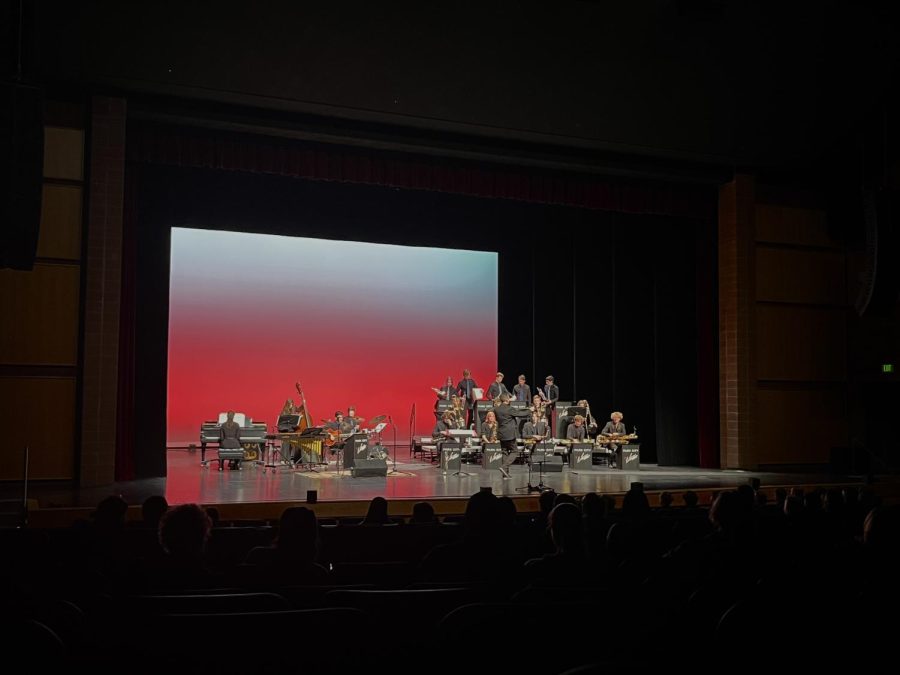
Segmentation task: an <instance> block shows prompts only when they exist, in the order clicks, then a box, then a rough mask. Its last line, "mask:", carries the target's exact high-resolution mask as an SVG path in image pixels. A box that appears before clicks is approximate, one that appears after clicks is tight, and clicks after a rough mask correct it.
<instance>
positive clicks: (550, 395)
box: [538, 375, 559, 436]
mask: <svg viewBox="0 0 900 675" xmlns="http://www.w3.org/2000/svg"><path fill="white" fill-rule="evenodd" d="M538 392H539V394H540V396H541V400H542V401H543V402H544V404H545V405H546V406H547V418H548V421H549V422H550V432H551V433H552V434H553V436H556V402H557V401H558V400H559V387H557V386H556V385H555V384H554V383H553V376H552V375H548V376H547V377H546V378H545V379H544V388H543V389H539V390H538Z"/></svg>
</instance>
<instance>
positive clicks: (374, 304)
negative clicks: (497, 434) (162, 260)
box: [168, 228, 497, 445]
mask: <svg viewBox="0 0 900 675" xmlns="http://www.w3.org/2000/svg"><path fill="white" fill-rule="evenodd" d="M171 246H172V248H171V251H172V260H171V280H170V290H169V294H170V295H169V373H168V443H169V444H170V445H180V444H184V443H188V442H196V440H197V437H198V434H199V430H200V424H201V422H203V421H204V420H208V419H214V418H215V417H216V416H217V415H218V413H219V412H221V411H225V410H228V409H234V410H237V411H239V412H244V413H246V414H247V415H248V416H250V417H252V418H253V419H254V421H257V422H259V421H265V422H266V423H267V424H268V425H269V426H270V427H272V426H273V425H274V424H275V422H276V419H277V417H278V413H279V411H280V410H281V407H282V405H283V404H284V401H285V399H287V398H292V399H295V400H296V399H297V393H296V390H295V389H294V382H295V381H299V382H300V384H301V385H302V387H303V392H304V394H305V395H306V401H307V405H308V408H309V410H310V412H311V414H312V417H313V421H314V423H318V422H319V420H320V419H321V418H330V417H332V416H333V414H334V412H335V411H336V410H343V411H346V408H347V406H348V405H355V406H356V409H357V413H358V414H359V415H362V416H363V417H366V418H372V417H374V416H376V415H391V416H392V417H393V419H394V421H395V423H396V424H397V438H398V440H400V439H404V440H405V439H407V438H408V433H407V432H408V428H409V416H410V409H411V407H412V404H413V403H415V404H416V409H417V412H418V414H417V429H416V431H417V433H419V434H428V433H430V431H431V428H432V427H433V426H434V416H433V414H432V410H433V407H434V400H435V397H434V394H433V392H432V391H431V390H430V387H439V386H441V384H442V383H443V381H444V380H445V378H446V377H447V376H448V375H450V376H452V377H453V380H454V382H457V381H458V380H459V379H460V377H461V374H462V370H463V368H469V369H471V370H472V374H473V377H474V378H475V379H476V381H477V382H478V384H479V385H483V386H484V387H485V388H486V387H487V385H488V384H490V382H491V380H492V379H493V374H494V372H495V371H496V369H497V254H496V253H492V252H481V251H460V250H449V249H437V248H415V247H408V246H392V245H385V244H370V243H361V242H351V241H332V240H325V239H307V238H301V237H285V236H276V235H267V234H250V233H241V232H223V231H216V230H197V229H186V228H173V229H172V245H171ZM385 433H386V434H387V436H386V438H385V440H388V441H389V440H391V439H392V438H393V436H392V433H391V431H390V429H387V430H386V431H385Z"/></svg>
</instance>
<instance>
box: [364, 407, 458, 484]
mask: <svg viewBox="0 0 900 675" xmlns="http://www.w3.org/2000/svg"><path fill="white" fill-rule="evenodd" d="M388 422H390V425H391V428H392V429H393V430H394V447H393V451H394V452H393V454H394V458H393V462H394V465H393V466H392V467H391V470H390V471H388V472H387V474H385V475H387V476H412V475H413V474H411V473H409V472H407V471H397V425H396V424H394V418H393V417H391V416H390V415H388ZM383 424H384V422H380V423H379V424H378V426H376V427H375V433H377V434H378V441H379V443H380V442H381V431H382V429H384V427H383V426H382V425H383ZM379 427H381V428H380V429H379ZM459 459H460V461H462V453H460V455H459Z"/></svg>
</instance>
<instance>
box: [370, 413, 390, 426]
mask: <svg viewBox="0 0 900 675" xmlns="http://www.w3.org/2000/svg"><path fill="white" fill-rule="evenodd" d="M386 419H387V415H378V416H377V417H373V418H372V419H370V420H369V424H381V423H382V422H384V421H385V420H386Z"/></svg>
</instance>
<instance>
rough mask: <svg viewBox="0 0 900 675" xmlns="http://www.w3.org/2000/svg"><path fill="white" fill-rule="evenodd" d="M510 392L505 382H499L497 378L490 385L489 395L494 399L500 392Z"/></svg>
mask: <svg viewBox="0 0 900 675" xmlns="http://www.w3.org/2000/svg"><path fill="white" fill-rule="evenodd" d="M508 393H509V389H507V388H506V385H505V384H503V383H502V382H499V383H498V382H497V381H496V380H494V381H493V382H491V386H490V387H488V390H487V397H488V398H489V399H491V400H493V399H495V398H497V397H498V396H499V395H500V394H508Z"/></svg>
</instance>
